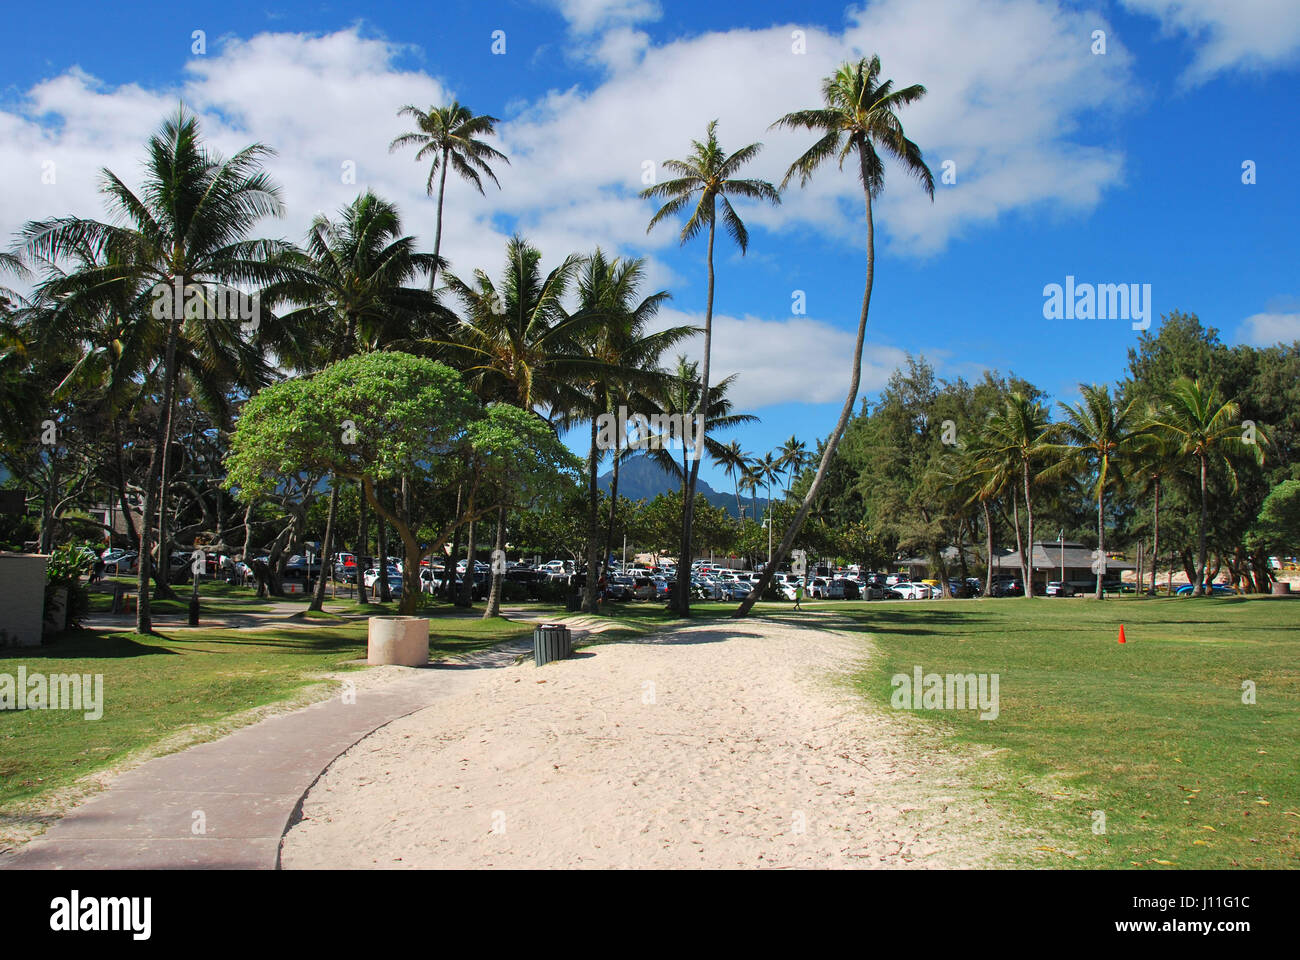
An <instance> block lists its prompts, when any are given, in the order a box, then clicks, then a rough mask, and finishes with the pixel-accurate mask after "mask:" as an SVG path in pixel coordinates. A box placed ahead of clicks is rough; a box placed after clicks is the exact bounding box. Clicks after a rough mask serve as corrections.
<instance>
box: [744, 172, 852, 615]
mask: <svg viewBox="0 0 1300 960" xmlns="http://www.w3.org/2000/svg"><path fill="white" fill-rule="evenodd" d="M858 168H859V171H860V173H861V176H862V184H863V186H862V193H863V197H864V200H865V204H866V219H867V281H866V287H865V288H864V289H863V292H862V314H861V316H859V318H858V337H857V341H856V342H855V343H854V346H853V371H852V374H851V376H850V379H849V393H848V396H847V397H845V399H844V407H843V409H841V410H840V418H839V420H837V421H836V423H835V429H834V430H832V431H831V435H830V436H829V437H827V438H826V449H825V450H823V451H822V459H821V462H820V463H818V464H817V473H816V475H814V476H813V481H812V485H811V486H809V487H808V492H807V493H805V494H804V498H803V503H802V504H800V506H799V511H798V512H797V513H796V514H795V515H794V519H793V520H791V521H790V526H789V527H787V528H786V531H785V536H783V537H782V538H781V546H780V547H778V548H777V550H776V552H775V553H773V554H772V562H771V563H769V564H768V565H767V567H766V568H765V569H764V570H763V576H762V577H760V578H759V581H758V586H757V587H756V588H755V589H754V590H751V591H750V593H749V596H747V597H746V598H745V599H744V600H743V601H741V604H740V608H739V609H738V610H737V611H736V612H735V613H734V614H732V616H734V617H736V618H740V617H744V616H748V614H749V611H750V610H752V609H753V607H754V604H755V603H756V602H757V601H758V598H759V597H761V596H762V595H763V594H764V593H766V592H767V589H768V587H769V585H770V584H771V582H772V575H773V574H774V573H775V572H776V568H777V566H778V565H779V564H780V563H781V561H782V560H784V559H785V556H786V554H787V553H789V552H790V548H791V547H792V546H793V545H794V540H795V537H797V536H798V535H799V532H800V531H801V530H803V525H804V522H805V521H806V520H807V519H808V513H809V511H811V510H812V505H813V501H814V500H816V499H817V494H818V492H819V491H820V490H821V488H822V482H823V481H824V480H825V479H826V470H827V468H828V467H829V466H830V463H831V460H832V459H833V458H834V457H835V450H836V448H837V447H838V446H839V444H840V438H841V437H842V436H844V430H845V428H846V427H848V425H849V418H850V417H851V416H852V415H853V404H854V403H855V402H856V401H857V399H858V387H859V385H860V384H861V382H862V345H863V343H864V342H865V340H866V336H867V315H868V313H869V311H870V309H871V285H872V282H873V281H874V280H875V272H876V232H875V223H874V221H873V220H872V214H871V191H870V189H869V188H868V187H867V184H868V183H870V182H871V181H870V177H869V176H868V175H867V157H866V154H865V153H863V152H862V151H861V150H859V151H858Z"/></svg>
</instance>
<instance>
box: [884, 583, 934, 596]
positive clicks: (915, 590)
mask: <svg viewBox="0 0 1300 960" xmlns="http://www.w3.org/2000/svg"><path fill="white" fill-rule="evenodd" d="M894 592H895V593H897V594H898V595H899V596H900V597H902V598H903V599H904V600H929V599H930V598H931V597H933V596H934V588H933V587H931V586H930V585H929V584H928V583H896V584H894Z"/></svg>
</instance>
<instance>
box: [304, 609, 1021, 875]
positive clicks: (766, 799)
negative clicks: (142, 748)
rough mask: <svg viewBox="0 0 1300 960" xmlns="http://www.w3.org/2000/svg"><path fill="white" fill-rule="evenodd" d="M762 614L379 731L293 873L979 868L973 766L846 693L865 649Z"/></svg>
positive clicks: (312, 806)
mask: <svg viewBox="0 0 1300 960" xmlns="http://www.w3.org/2000/svg"><path fill="white" fill-rule="evenodd" d="M815 619H816V615H815V614H810V615H809V616H808V617H807V618H805V619H804V620H803V621H802V625H795V624H791V623H777V622H773V621H770V620H752V621H743V622H737V623H735V624H732V623H730V622H728V623H727V624H725V625H718V624H700V625H693V626H690V627H686V628H683V629H679V630H675V631H674V632H672V633H666V634H663V635H660V636H656V637H653V638H648V639H645V640H642V641H634V642H617V643H608V644H601V645H597V646H593V647H590V648H587V649H585V650H582V651H579V655H578V656H577V657H575V658H574V659H572V660H567V661H563V662H560V663H554V664H550V665H548V666H546V667H542V668H540V669H539V668H537V667H534V666H533V664H532V662H531V659H530V660H528V661H527V662H524V663H521V664H518V665H514V666H510V667H506V668H502V669H495V670H483V671H476V682H475V683H474V684H473V685H472V686H470V687H469V688H467V690H466V691H465V692H464V693H463V694H462V695H459V696H456V697H453V698H450V699H447V700H443V701H440V702H438V703H436V704H434V705H433V706H430V707H428V708H427V709H424V710H421V711H419V712H417V713H414V714H412V715H410V716H407V717H404V718H402V719H400V720H397V721H395V722H394V723H391V724H389V725H388V726H386V727H383V728H382V729H380V730H378V731H376V732H375V733H373V734H372V735H370V736H369V737H367V738H366V739H364V740H362V741H361V742H360V743H358V744H356V745H355V746H354V747H352V748H351V749H350V750H348V751H347V752H346V753H345V754H343V755H342V756H340V757H339V758H338V759H337V760H336V761H335V762H334V763H333V764H332V765H331V767H330V768H329V769H328V770H327V771H326V772H325V773H324V774H323V775H322V777H321V778H320V780H319V781H318V782H317V783H316V785H315V786H314V787H313V788H312V789H311V790H310V791H309V792H308V794H307V796H306V798H305V799H304V803H303V808H302V819H301V821H300V822H298V823H297V824H296V825H295V826H293V827H292V828H291V829H290V830H289V832H288V833H287V834H286V835H285V838H284V841H283V845H282V863H283V866H284V867H285V868H288V869H293V868H336V867H352V868H403V867H411V868H430V867H434V868H437V867H452V868H459V867H520V868H540V867H588V868H610V867H700V868H733V867H766V868H782V867H804V868H818V867H891V868H893V867H944V868H947V867H967V866H988V865H992V864H993V863H994V862H995V860H996V858H997V857H998V848H999V843H998V840H999V838H1006V837H1007V836H1008V835H1009V833H1010V825H1008V824H1006V823H1002V822H1000V821H999V820H998V818H997V816H996V815H995V814H994V813H993V811H992V810H991V808H989V807H988V806H987V805H986V804H985V802H984V800H983V799H982V798H981V796H979V795H978V793H977V791H976V790H975V789H974V788H972V787H971V786H970V784H969V779H968V777H967V774H968V769H967V767H966V761H964V760H961V759H959V758H958V757H956V756H954V755H952V754H950V753H948V752H930V751H927V750H925V749H924V748H923V747H922V746H921V745H920V744H921V743H923V742H925V738H923V737H920V736H917V735H916V733H917V728H916V727H915V726H914V725H915V724H916V723H917V722H918V721H917V720H916V718H915V717H912V716H909V715H906V714H901V713H896V712H893V711H890V710H889V709H888V708H881V707H877V706H874V705H872V704H870V703H868V702H866V701H865V700H864V698H863V697H862V696H861V695H860V694H856V693H854V692H853V691H852V690H851V689H850V688H849V686H848V685H847V683H846V679H847V677H849V676H850V675H851V674H852V673H853V671H855V670H856V669H858V668H859V667H860V666H861V664H862V662H863V659H864V658H865V657H867V656H869V655H870V653H871V645H870V641H869V640H868V639H867V638H866V637H864V636H863V635H861V634H858V635H853V636H849V635H845V634H839V633H833V632H830V631H827V630H823V629H817V627H816V626H815V625H813V624H815Z"/></svg>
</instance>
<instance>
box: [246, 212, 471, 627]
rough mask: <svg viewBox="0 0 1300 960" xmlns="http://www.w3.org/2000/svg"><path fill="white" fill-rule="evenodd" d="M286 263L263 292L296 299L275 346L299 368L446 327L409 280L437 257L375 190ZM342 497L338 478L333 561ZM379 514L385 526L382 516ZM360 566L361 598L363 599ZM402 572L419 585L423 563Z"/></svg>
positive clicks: (445, 318) (325, 549)
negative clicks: (421, 248) (422, 249)
mask: <svg viewBox="0 0 1300 960" xmlns="http://www.w3.org/2000/svg"><path fill="white" fill-rule="evenodd" d="M281 264H282V266H283V269H284V278H283V279H282V280H281V281H279V282H278V283H275V284H272V285H271V286H270V287H268V288H267V289H266V290H265V291H264V292H263V294H262V300H263V302H264V303H270V304H271V305H272V306H275V305H278V304H280V303H285V304H290V305H293V307H292V309H290V310H289V311H288V312H287V313H285V314H283V315H282V316H281V317H280V322H281V326H282V327H283V328H284V329H285V330H286V331H287V333H286V335H285V336H284V338H283V339H284V341H285V342H284V343H283V344H276V347H275V349H276V352H277V353H278V354H279V355H280V356H281V357H282V358H287V359H291V360H293V362H295V364H296V365H297V366H298V368H299V369H301V370H319V369H321V368H322V367H324V366H327V365H329V364H331V363H335V362H337V361H339V360H343V359H345V358H347V357H350V356H353V355H354V354H356V353H360V352H363V351H366V350H380V349H384V348H386V347H389V346H392V345H393V344H394V343H395V342H400V341H403V340H411V339H414V338H418V337H420V336H421V335H422V334H423V335H425V336H432V335H434V333H435V329H434V327H435V326H436V325H437V324H438V321H441V326H443V327H445V326H446V325H447V323H448V322H449V319H450V314H449V313H448V312H447V311H446V310H445V309H443V308H442V307H441V306H440V305H438V303H437V302H436V301H435V300H434V299H433V297H431V296H430V295H429V294H428V293H427V292H425V291H424V290H423V289H420V288H418V287H415V286H409V285H408V284H410V283H411V281H413V280H414V279H415V278H416V277H417V276H421V275H423V274H424V273H426V272H432V271H433V270H434V268H435V267H436V266H437V261H436V259H435V258H434V257H433V256H432V255H431V254H427V253H419V252H417V250H416V247H415V240H414V238H412V237H410V236H408V235H405V234H403V233H402V223H401V218H400V217H399V216H398V213H397V208H396V206H394V205H393V204H392V203H390V202H388V201H387V200H383V199H381V198H380V197H378V196H376V195H375V194H374V193H372V192H370V191H366V192H365V193H362V194H361V195H360V196H358V197H357V198H356V199H355V200H353V201H352V202H351V203H350V204H348V205H347V206H346V207H344V208H343V209H342V210H340V211H339V213H338V216H337V218H336V219H334V220H331V219H330V218H329V217H327V216H325V215H324V214H320V215H318V216H317V217H316V218H315V219H314V220H313V221H312V224H311V227H310V229H309V230H308V231H307V238H306V243H305V245H304V249H303V250H301V251H298V250H294V251H289V252H288V253H286V254H284V255H283V256H282V258H281ZM377 492H378V491H376V493H377ZM338 498H339V489H338V486H337V484H336V483H335V484H332V486H331V490H330V504H329V512H328V513H327V515H326V519H325V539H324V543H323V544H322V546H321V556H322V558H323V561H322V562H323V563H328V561H329V557H330V554H331V548H332V546H333V542H334V522H335V519H336V517H337V515H338ZM363 499H364V494H363ZM361 506H362V507H364V504H361ZM379 522H380V529H381V531H382V529H383V521H382V519H381V520H380V521H379ZM359 527H360V532H359V533H358V546H357V550H358V553H359V554H364V553H365V545H364V541H365V540H366V536H365V529H366V517H365V512H364V509H363V510H362V511H361V515H360V517H359ZM381 539H383V538H382V537H381ZM385 545H386V544H385ZM379 553H380V555H381V560H380V567H381V570H382V568H383V564H384V561H383V559H382V556H383V554H384V553H386V550H385V549H383V548H382V547H381V549H380V550H379ZM360 573H361V571H360V570H358V576H357V591H358V598H359V600H360V601H361V602H362V603H365V602H366V592H365V591H366V586H365V582H364V580H363V578H362V577H361V576H360ZM403 580H404V582H403V585H402V588H403V591H404V592H405V593H407V594H410V593H414V592H418V590H419V571H418V570H405V569H404V570H403ZM325 581H326V577H325V576H324V575H322V576H320V577H319V578H317V581H316V591H315V595H314V596H313V597H312V601H311V607H310V609H313V610H320V609H321V607H322V606H323V604H324V602H325ZM377 583H378V593H379V595H380V599H381V600H382V601H383V602H385V603H387V602H388V601H389V600H390V599H391V596H390V594H389V586H388V578H387V577H386V576H382V575H381V576H380V577H379V579H378V581H377Z"/></svg>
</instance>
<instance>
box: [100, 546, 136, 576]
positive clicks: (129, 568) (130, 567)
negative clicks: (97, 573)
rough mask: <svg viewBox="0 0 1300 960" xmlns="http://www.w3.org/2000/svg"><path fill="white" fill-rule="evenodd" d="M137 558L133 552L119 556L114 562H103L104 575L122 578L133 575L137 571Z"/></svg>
mask: <svg viewBox="0 0 1300 960" xmlns="http://www.w3.org/2000/svg"><path fill="white" fill-rule="evenodd" d="M138 561H139V556H138V555H137V554H136V553H135V552H134V551H128V552H126V553H122V554H120V555H119V556H118V557H117V558H116V559H114V560H105V561H104V573H105V574H107V575H108V576H112V577H116V576H123V575H125V574H128V573H135V572H136V571H137V570H138V569H139V566H140V565H139V562H138Z"/></svg>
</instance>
